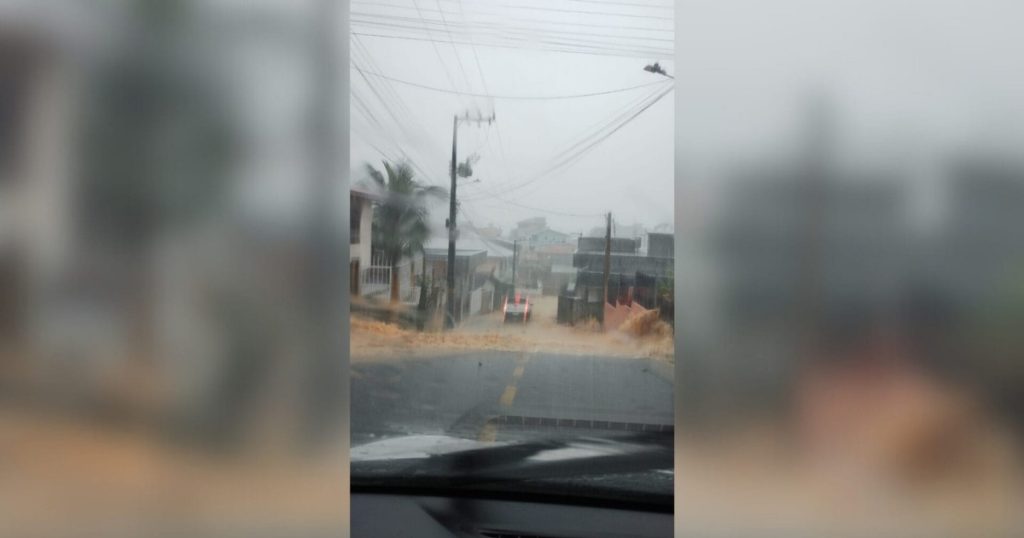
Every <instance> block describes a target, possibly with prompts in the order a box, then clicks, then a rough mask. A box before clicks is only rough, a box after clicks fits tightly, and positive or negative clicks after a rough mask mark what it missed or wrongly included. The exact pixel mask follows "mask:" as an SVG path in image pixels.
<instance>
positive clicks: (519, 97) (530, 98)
mask: <svg viewBox="0 0 1024 538" xmlns="http://www.w3.org/2000/svg"><path fill="white" fill-rule="evenodd" d="M353 69H359V68H358V67H355V66H353ZM362 73H363V74H366V75H372V76H375V77H380V78H382V79H386V80H390V81H391V82H397V83H399V84H405V85H408V86H415V87H417V88H423V89H424V90H432V91H436V92H442V93H451V94H456V95H468V96H471V97H489V98H491V99H511V100H524V101H546V100H557V99H577V98H581V97H596V96H599V95H611V94H614V93H622V92H628V91H632V90H636V89H639V88H647V87H650V86H655V85H658V84H661V83H662V82H663V81H657V82H646V83H644V84H638V85H636V86H628V87H625V88H616V89H614V90H605V91H600V92H591V93H577V94H570V95H493V94H487V93H471V92H460V91H453V90H446V89H444V88H438V87H436V86H428V85H426V84H419V83H416V82H411V81H408V80H402V79H399V78H394V77H389V76H387V75H384V74H381V73H375V72H373V71H367V70H365V69H363V70H362Z"/></svg>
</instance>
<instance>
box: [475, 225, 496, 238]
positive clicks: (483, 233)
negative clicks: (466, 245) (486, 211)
mask: <svg viewBox="0 0 1024 538" xmlns="http://www.w3.org/2000/svg"><path fill="white" fill-rule="evenodd" d="M476 231H477V233H478V234H480V237H484V238H487V239H498V238H500V237H501V227H499V226H494V225H493V224H492V225H489V226H485V227H483V228H478V229H477V230H476Z"/></svg>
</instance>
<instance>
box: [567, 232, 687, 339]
mask: <svg viewBox="0 0 1024 538" xmlns="http://www.w3.org/2000/svg"><path fill="white" fill-rule="evenodd" d="M667 240H668V241H671V236H668V239H667ZM606 245H607V246H609V247H610V248H609V249H608V250H609V251H610V252H608V253H607V254H606V252H605V250H606ZM638 246H639V240H638V239H633V238H625V237H613V238H612V240H611V244H610V245H608V242H607V241H606V240H605V238H604V237H580V238H579V240H578V248H577V250H576V253H575V254H573V267H574V268H575V270H576V280H575V282H574V285H573V288H572V292H571V294H569V295H568V296H564V297H561V298H560V299H559V301H560V305H563V304H565V303H570V302H572V303H582V304H577V305H575V306H573V307H572V308H571V309H569V308H564V307H563V306H560V312H563V313H562V315H561V316H560V322H562V323H574V322H575V320H576V319H578V318H579V317H580V316H582V317H597V316H599V315H601V313H602V312H604V310H605V304H606V303H605V300H604V299H605V297H604V296H603V294H604V285H605V281H604V264H605V260H606V258H607V261H608V295H607V299H608V301H607V302H608V304H612V305H616V304H632V303H637V304H639V305H640V306H643V307H644V308H656V307H658V306H659V304H660V300H661V298H660V290H661V289H663V288H664V287H666V286H669V285H671V280H672V271H673V265H674V258H673V257H672V255H671V254H672V253H671V252H670V251H668V252H662V254H668V256H650V255H643V254H639V253H638V252H637V251H638ZM569 310H571V311H572V312H571V313H569Z"/></svg>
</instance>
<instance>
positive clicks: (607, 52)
mask: <svg viewBox="0 0 1024 538" xmlns="http://www.w3.org/2000/svg"><path fill="white" fill-rule="evenodd" d="M351 34H352V35H358V36H364V37H376V38H380V39H398V40H403V41H420V42H434V43H450V44H455V45H471V43H469V42H466V41H453V42H448V41H439V40H436V39H429V38H422V37H412V36H401V35H389V34H375V33H369V32H351ZM548 44H550V43H548ZM479 45H480V46H483V47H491V48H498V49H513V50H536V51H544V52H562V53H566V54H584V55H590V56H620V57H625V58H650V57H652V56H661V57H669V56H671V55H672V54H673V53H672V51H660V52H656V53H651V52H647V51H629V50H619V49H611V48H597V47H592V48H591V49H590V50H587V49H583V48H580V47H577V48H575V49H573V48H566V47H564V46H562V47H561V48H557V44H556V47H539V46H538V47H524V46H519V45H505V44H500V43H479Z"/></svg>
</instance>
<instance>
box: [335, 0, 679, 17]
mask: <svg viewBox="0 0 1024 538" xmlns="http://www.w3.org/2000/svg"><path fill="white" fill-rule="evenodd" d="M349 3H350V4H364V5H372V6H376V7H384V8H392V9H411V8H409V6H403V5H399V4H385V3H382V2H364V1H360V0H353V1H351V2H349ZM487 7H501V8H508V9H530V10H534V11H546V12H550V13H572V14H576V15H594V16H599V17H627V18H631V19H651V20H661V21H672V20H673V19H672V18H671V17H663V16H659V15H639V14H636V13H611V12H607V11H588V10H582V9H559V8H551V7H538V6H523V5H518V4H488V5H487ZM438 9H439V10H440V11H442V12H444V10H443V9H441V5H440V4H438Z"/></svg>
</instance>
